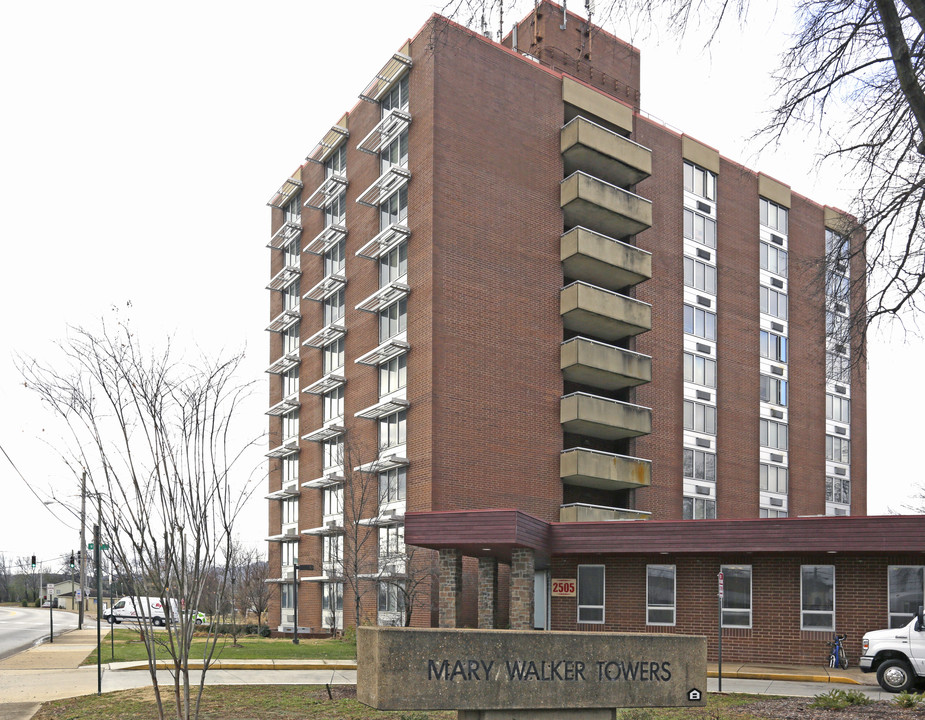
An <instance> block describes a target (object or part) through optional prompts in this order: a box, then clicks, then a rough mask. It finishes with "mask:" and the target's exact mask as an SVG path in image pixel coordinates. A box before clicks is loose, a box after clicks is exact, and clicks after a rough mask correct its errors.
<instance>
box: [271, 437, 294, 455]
mask: <svg viewBox="0 0 925 720" xmlns="http://www.w3.org/2000/svg"><path fill="white" fill-rule="evenodd" d="M297 452H299V438H297V437H293V438H289V439H287V440H284V441H283V444H282V445H278V446H277V447H275V448H273V449H272V450H270V452H268V453H266V457H268V458H284V457H288V456H290V455H295V454H296V453H297Z"/></svg>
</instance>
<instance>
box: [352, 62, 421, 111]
mask: <svg viewBox="0 0 925 720" xmlns="http://www.w3.org/2000/svg"><path fill="white" fill-rule="evenodd" d="M410 67H411V58H410V57H409V56H408V55H406V54H405V53H400V52H397V53H395V54H394V55H392V57H390V58H389V60H388V62H386V64H385V65H383V66H382V69H381V70H380V71H379V72H377V73H376V76H375V77H374V78H373V79H372V80H370V81H369V84H368V85H367V86H366V87H365V88H364V90H363V92H361V93H360V99H361V100H365V101H366V102H371V103H377V102H379V100H381V99H382V96H383V95H385V94H386V92H387V91H388V90H389V89H390V88H391V87H392V85H394V84H395V81H396V80H398V79H399V78H401V76H402V75H404V74H405V70H407V69H408V68H410Z"/></svg>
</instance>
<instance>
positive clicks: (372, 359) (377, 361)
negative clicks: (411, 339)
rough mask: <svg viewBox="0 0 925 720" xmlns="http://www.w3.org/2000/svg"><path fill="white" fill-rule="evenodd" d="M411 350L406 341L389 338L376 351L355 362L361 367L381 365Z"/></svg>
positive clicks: (362, 356)
mask: <svg viewBox="0 0 925 720" xmlns="http://www.w3.org/2000/svg"><path fill="white" fill-rule="evenodd" d="M410 348H411V346H410V345H409V344H408V343H406V342H405V341H404V340H396V339H395V338H389V339H388V340H386V341H385V342H384V343H382V344H381V345H380V346H379V347H377V348H376V349H375V350H370V351H369V352H368V353H366V354H365V355H361V356H360V357H358V358H357V359H356V360H354V362H355V363H358V364H359V365H381V364H382V363H384V362H386V361H387V360H391V359H392V358H395V357H398V356H399V355H404V354H405V353H406V352H408V350H409V349H410Z"/></svg>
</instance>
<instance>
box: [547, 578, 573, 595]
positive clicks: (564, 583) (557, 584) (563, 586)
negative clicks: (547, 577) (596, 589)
mask: <svg viewBox="0 0 925 720" xmlns="http://www.w3.org/2000/svg"><path fill="white" fill-rule="evenodd" d="M577 594H578V581H577V580H576V579H575V578H560V579H558V580H556V579H553V581H552V596H553V597H575V596H576V595H577Z"/></svg>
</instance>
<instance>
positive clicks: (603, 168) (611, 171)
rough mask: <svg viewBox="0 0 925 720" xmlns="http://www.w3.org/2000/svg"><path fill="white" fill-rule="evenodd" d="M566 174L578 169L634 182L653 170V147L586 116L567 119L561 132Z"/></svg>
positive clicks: (608, 179)
mask: <svg viewBox="0 0 925 720" xmlns="http://www.w3.org/2000/svg"><path fill="white" fill-rule="evenodd" d="M560 144H561V149H562V159H563V161H564V163H565V174H566V175H571V174H572V173H573V172H576V171H577V170H581V171H583V172H586V173H588V174H589V175H594V176H595V177H598V178H600V179H601V180H605V181H606V182H609V183H611V184H612V185H619V186H620V187H626V186H627V185H635V184H636V183H638V182H639V181H640V180H644V179H645V178H647V177H649V175H651V174H652V151H651V150H649V148H647V147H643V146H642V145H640V144H638V143H635V142H633V141H632V140H628V139H627V138H625V137H623V136H622V135H618V134H617V133H615V132H613V131H611V130H608V129H607V128H605V127H601V126H600V125H598V124H597V123H593V122H591V121H590V120H588V119H587V118H584V117H581V116H578V117H575V118H573V119H572V120H570V121H569V122H568V123H567V124H566V125H565V126H564V127H563V128H562V131H561V133H560Z"/></svg>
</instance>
